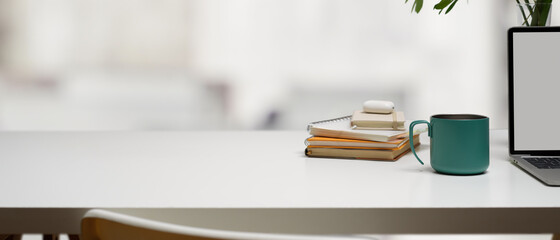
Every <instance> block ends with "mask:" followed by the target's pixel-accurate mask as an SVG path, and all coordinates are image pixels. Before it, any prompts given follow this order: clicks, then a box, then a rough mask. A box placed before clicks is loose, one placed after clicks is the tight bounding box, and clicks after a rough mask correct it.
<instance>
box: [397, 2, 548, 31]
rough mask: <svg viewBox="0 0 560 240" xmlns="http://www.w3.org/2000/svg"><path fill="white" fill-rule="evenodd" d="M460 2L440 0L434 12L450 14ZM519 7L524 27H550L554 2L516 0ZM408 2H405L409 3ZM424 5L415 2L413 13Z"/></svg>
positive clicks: (417, 11) (521, 22)
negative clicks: (551, 8)
mask: <svg viewBox="0 0 560 240" xmlns="http://www.w3.org/2000/svg"><path fill="white" fill-rule="evenodd" d="M458 1H459V0H440V1H439V2H438V3H437V4H436V5H434V10H439V14H441V13H442V12H443V11H444V10H445V14H447V13H449V12H450V11H451V9H453V7H455V4H456V3H457V2H458ZM515 1H516V2H517V6H518V7H519V19H520V21H519V22H520V24H521V25H522V26H548V25H550V7H551V6H552V0H532V1H531V0H515ZM407 2H408V0H405V3H407ZM423 5H424V0H414V3H413V4H412V11H413V12H416V13H419V12H420V10H422V6H423Z"/></svg>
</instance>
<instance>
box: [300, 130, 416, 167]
mask: <svg viewBox="0 0 560 240" xmlns="http://www.w3.org/2000/svg"><path fill="white" fill-rule="evenodd" d="M407 142H408V141H407ZM413 142H414V146H418V145H420V138H419V136H418V135H416V136H414V138H413ZM409 151H410V144H402V145H401V146H400V147H397V148H375V147H334V146H307V148H306V149H305V155H307V156H308V157H327V158H350V159H365V160H386V161H396V160H397V159H399V158H400V157H402V156H403V155H404V154H406V153H408V152H409Z"/></svg>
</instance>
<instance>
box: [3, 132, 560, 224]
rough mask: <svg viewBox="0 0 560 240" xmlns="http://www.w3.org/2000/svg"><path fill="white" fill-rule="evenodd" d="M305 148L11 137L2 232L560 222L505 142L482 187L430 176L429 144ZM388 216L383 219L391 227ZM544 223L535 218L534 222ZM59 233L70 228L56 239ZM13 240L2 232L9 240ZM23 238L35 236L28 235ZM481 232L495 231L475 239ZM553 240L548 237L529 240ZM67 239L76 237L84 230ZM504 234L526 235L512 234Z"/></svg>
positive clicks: (555, 199) (549, 191)
mask: <svg viewBox="0 0 560 240" xmlns="http://www.w3.org/2000/svg"><path fill="white" fill-rule="evenodd" d="M306 137H308V135H307V133H306V132H304V131H293V132H286V131H264V132H261V131H258V132H253V131H248V132H244V131H243V132H236V131H232V132H228V131H220V132H206V131H204V132H203V131H200V132H197V131H194V132H4V133H2V134H0V166H1V167H0V193H1V194H2V195H3V196H10V197H0V222H2V221H4V222H7V221H11V220H13V216H15V214H23V215H24V216H27V215H29V216H33V214H34V213H35V212H33V210H34V209H35V210H43V211H46V212H47V213H48V214H50V215H52V214H55V213H56V214H66V213H68V212H69V211H71V210H79V211H73V214H74V216H68V218H69V219H76V218H77V217H79V216H76V214H83V211H85V210H87V209H90V208H116V209H124V210H127V209H129V210H130V209H152V210H153V209H162V210H180V209H200V208H202V209H265V210H274V209H280V210H281V209H294V208H295V209H327V210H328V209H333V210H340V209H349V210H352V209H366V210H365V211H364V212H368V210H371V211H374V210H379V211H386V210H391V211H393V210H394V212H395V213H398V214H404V215H399V216H401V217H399V219H393V220H394V221H401V220H402V219H401V218H402V216H408V215H406V214H407V212H406V210H407V209H409V210H411V211H412V212H414V211H419V213H418V214H419V216H424V215H426V216H428V215H427V214H424V215H422V214H420V213H424V212H423V211H424V210H430V211H432V210H434V209H435V210H437V211H440V212H443V213H446V211H447V210H456V209H459V210H465V209H467V210H472V211H470V212H471V213H473V214H474V213H476V215H480V213H483V212H490V211H485V209H494V210H495V209H498V210H499V211H501V210H504V209H510V210H512V209H513V210H515V209H521V210H523V211H526V210H527V209H537V210H539V209H542V210H543V211H545V210H546V211H549V210H551V211H554V212H553V213H554V214H557V213H558V212H559V210H558V209H556V208H559V207H560V188H554V187H547V186H545V185H544V184H542V183H541V182H539V181H537V180H535V179H534V178H533V177H531V176H530V175H528V174H526V173H525V172H523V171H522V170H520V169H519V168H517V167H516V166H514V165H513V164H511V163H510V161H509V159H508V151H507V143H508V141H507V131H505V130H493V131H491V141H490V142H491V146H490V167H489V169H488V171H487V172H486V173H484V174H481V175H475V176H451V175H443V174H438V173H435V172H434V171H433V170H432V169H431V168H430V166H429V139H428V138H427V136H426V134H423V135H422V137H423V138H422V141H421V143H422V145H421V146H420V147H419V148H417V150H418V155H419V156H420V157H421V158H423V160H424V162H426V163H427V164H426V165H424V166H423V165H420V163H418V161H416V159H415V158H414V156H413V155H412V154H407V155H405V156H404V157H403V158H401V159H400V160H398V161H396V162H385V161H368V160H343V159H328V158H308V157H306V156H305V155H304V149H305V145H304V140H305V138H306ZM481 209H482V210H481ZM18 210H26V211H20V212H18ZM55 210H60V211H59V212H53V211H55ZM64 210H66V211H64ZM397 210H402V211H401V212H396V211H397ZM292 211H294V210H292ZM379 211H377V212H374V213H375V214H378V215H379V214H380V213H386V214H387V215H391V212H379ZM477 211H478V212H477ZM288 212H289V211H288ZM432 212H433V211H432ZM513 212H515V211H513ZM345 213H346V212H345ZM345 213H343V214H345ZM457 213H459V212H457ZM464 213H466V214H468V213H469V212H468V211H466V212H464ZM499 213H500V212H491V213H490V214H492V215H490V214H489V216H494V215H495V214H499ZM10 214H12V215H10ZM48 214H45V215H48ZM453 214H455V212H453ZM461 214H463V213H461ZM500 214H501V213H500ZM515 214H517V213H515ZM541 215H542V212H537V213H534V212H531V213H528V215H527V217H531V218H539V217H541ZM61 216H62V215H61ZM80 216H81V215H80ZM395 216H397V215H395ZM453 216H455V215H453ZM64 217H66V216H62V217H61V218H64ZM449 217H451V215H449ZM472 217H473V218H474V217H475V216H472ZM543 217H547V216H543ZM22 219H23V218H22ZM356 219H358V218H356ZM407 219H408V218H407ZM411 219H414V218H413V217H412V218H411ZM22 221H23V220H22ZM410 221H412V220H410ZM414 221H416V220H414ZM438 221H443V220H438ZM465 221H467V220H465ZM472 222H475V220H472ZM29 229H39V230H41V231H43V229H44V228H29ZM59 229H63V226H58V227H57V228H55V229H53V231H59ZM341 229H342V228H341ZM411 229H412V228H411ZM499 229H501V228H499ZM9 230H10V226H8V225H6V226H5V227H4V228H2V227H1V226H0V232H1V231H9ZM16 230H17V231H20V230H21V231H26V228H24V227H23V226H19V225H18V226H17V227H16ZM16 230H14V231H16ZM39 230H37V231H39ZM63 230H64V229H63ZM374 230H375V231H379V229H374ZM479 230H481V231H482V232H492V231H493V230H485V229H483V228H478V229H472V231H479ZM545 230H546V231H548V230H549V228H546V227H545V228H540V227H535V228H528V229H526V230H523V229H521V230H518V231H520V232H535V231H545ZM558 230H560V229H558ZM60 231H61V230H60ZM68 231H76V225H73V226H72V227H71V228H70V230H68ZM341 231H344V230H341ZM389 231H392V230H389ZM403 231H404V230H403ZM411 231H416V230H414V229H412V230H411ZM457 231H458V232H461V231H464V232H470V231H471V230H469V229H458V230H457ZM496 231H497V232H516V231H517V230H511V231H509V230H506V227H505V226H504V227H503V229H501V230H496ZM416 232H418V231H416ZM444 232H446V231H444ZM449 232H454V230H453V229H451V230H449Z"/></svg>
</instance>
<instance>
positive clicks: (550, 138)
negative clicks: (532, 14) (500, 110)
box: [508, 27, 560, 154]
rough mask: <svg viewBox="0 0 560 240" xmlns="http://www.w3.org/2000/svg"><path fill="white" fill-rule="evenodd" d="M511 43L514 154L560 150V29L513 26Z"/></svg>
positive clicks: (510, 128)
mask: <svg viewBox="0 0 560 240" xmlns="http://www.w3.org/2000/svg"><path fill="white" fill-rule="evenodd" d="M508 42H509V43H508V44H509V46H508V47H509V111H510V116H509V124H510V127H509V130H510V153H535V151H537V152H544V154H546V153H553V152H560V28H558V27H547V28H542V27H541V28H527V27H524V28H512V29H510V31H509V33H508ZM536 154H539V153H536ZM541 154H542V153H541Z"/></svg>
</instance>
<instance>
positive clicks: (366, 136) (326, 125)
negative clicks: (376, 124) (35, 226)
mask: <svg viewBox="0 0 560 240" xmlns="http://www.w3.org/2000/svg"><path fill="white" fill-rule="evenodd" d="M351 121H352V116H344V117H339V118H333V119H328V120H323V121H317V122H311V123H309V124H308V125H307V131H308V132H309V134H311V135H313V136H320V137H335V138H348V139H359V140H369V141H379V142H388V141H392V140H395V139H398V138H408V126H410V122H409V121H405V127H406V128H405V129H407V130H369V129H368V130H365V129H354V128H353V127H352V124H351ZM427 130H428V128H427V127H426V126H424V125H420V126H418V127H416V130H414V135H416V134H420V133H422V132H426V131H427Z"/></svg>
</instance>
